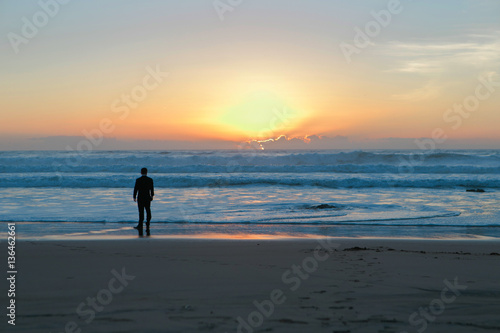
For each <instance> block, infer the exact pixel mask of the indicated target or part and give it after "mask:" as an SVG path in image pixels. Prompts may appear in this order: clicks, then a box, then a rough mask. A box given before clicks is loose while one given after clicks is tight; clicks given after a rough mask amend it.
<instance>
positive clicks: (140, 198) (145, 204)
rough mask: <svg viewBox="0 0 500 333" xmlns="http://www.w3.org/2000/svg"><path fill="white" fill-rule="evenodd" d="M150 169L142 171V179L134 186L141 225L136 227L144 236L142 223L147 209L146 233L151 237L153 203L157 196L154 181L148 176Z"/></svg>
mask: <svg viewBox="0 0 500 333" xmlns="http://www.w3.org/2000/svg"><path fill="white" fill-rule="evenodd" d="M147 175H148V169H146V168H142V169H141V177H139V178H137V179H136V181H135V186H134V201H137V207H138V208H139V224H138V225H137V226H136V227H134V228H135V229H137V230H138V231H139V236H142V228H143V225H142V223H143V222H144V209H146V214H147V215H146V232H147V234H148V235H149V223H150V222H151V201H152V200H153V196H154V195H155V192H154V186H153V179H151V178H149V177H148V176H147Z"/></svg>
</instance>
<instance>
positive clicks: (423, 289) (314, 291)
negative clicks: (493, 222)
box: [2, 238, 500, 333]
mask: <svg viewBox="0 0 500 333" xmlns="http://www.w3.org/2000/svg"><path fill="white" fill-rule="evenodd" d="M17 251H18V252H17V262H18V275H17V284H16V288H17V290H16V305H17V307H16V311H17V318H16V326H15V327H13V326H10V325H7V323H3V324H2V326H3V327H7V328H8V329H9V331H13V332H14V331H15V332H204V331H206V332H305V331H308V332H338V333H340V332H344V333H345V332H398V333H399V332H424V331H425V332H497V331H500V317H499V315H498V314H499V313H500V302H498V300H499V299H500V284H499V280H498V277H499V276H500V265H499V262H500V255H499V253H500V246H499V243H498V241H489V240H477V241H472V240H387V239H317V240H316V239H276V240H261V239H250V240H234V239H233V240H221V239H154V238H142V239H129V240H92V241H59V240H51V241H36V242H34V241H20V242H18V244H17ZM4 320H5V319H4Z"/></svg>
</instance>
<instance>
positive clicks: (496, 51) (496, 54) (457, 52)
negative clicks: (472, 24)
mask: <svg viewBox="0 0 500 333" xmlns="http://www.w3.org/2000/svg"><path fill="white" fill-rule="evenodd" d="M462 38H466V39H467V40H468V41H467V42H463V41H460V42H443V41H432V40H425V41H417V42H404V43H403V42H392V43H390V44H388V45H386V46H385V47H384V48H383V49H380V50H379V51H380V52H383V53H384V54H385V55H387V54H389V55H390V57H393V58H394V60H395V64H396V66H395V68H393V69H391V70H390V71H392V72H402V73H417V74H430V73H440V72H444V71H446V70H448V69H450V68H452V67H453V66H457V65H459V66H473V67H480V68H496V67H498V66H500V31H495V32H493V33H490V34H477V33H475V34H468V35H465V36H464V37H462Z"/></svg>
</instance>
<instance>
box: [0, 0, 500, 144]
mask: <svg viewBox="0 0 500 333" xmlns="http://www.w3.org/2000/svg"><path fill="white" fill-rule="evenodd" d="M474 4H477V5H474ZM264 9H265V10H264ZM400 9H401V10H400V11H399V12H398V13H393V14H392V16H391V22H390V24H388V25H387V26H386V27H383V26H380V32H379V33H378V34H376V35H375V36H373V37H370V38H369V39H370V41H369V44H367V45H366V46H364V47H359V48H357V53H353V54H350V55H349V56H346V54H345V45H350V46H354V47H355V46H356V41H355V38H356V33H357V32H356V31H359V30H356V29H357V28H359V29H361V30H364V29H366V26H367V24H368V23H370V22H372V23H373V22H375V21H374V16H373V14H372V13H373V12H375V13H382V12H383V11H385V13H387V11H388V8H387V2H386V1H374V2H370V5H368V4H363V5H361V4H359V3H355V4H352V3H349V4H346V3H345V2H342V4H341V3H340V2H338V1H332V2H323V3H320V2H317V3H316V2H315V3H311V4H305V3H304V2H300V1H288V2H284V1H281V2H280V1H278V2H276V3H273V4H269V3H267V2H266V3H264V2H259V1H256V2H252V3H250V2H248V3H244V4H242V5H241V6H239V7H238V8H235V10H234V11H232V12H227V13H224V15H223V18H224V20H221V16H220V15H219V14H220V13H217V11H216V10H215V9H214V8H213V7H212V6H211V5H210V4H208V5H207V3H206V2H203V1H194V2H192V3H190V5H189V6H188V5H186V4H181V3H176V4H173V3H169V2H163V3H150V4H148V5H142V3H141V2H136V4H135V5H134V4H133V3H131V5H129V6H114V5H113V3H112V2H111V3H108V4H106V5H102V4H100V3H99V2H97V1H86V2H84V3H83V2H76V3H71V4H68V5H65V6H64V7H61V8H59V12H58V13H57V15H55V16H54V17H53V18H50V22H49V24H47V25H46V26H43V27H40V28H39V29H38V30H39V31H38V33H37V34H36V35H35V36H34V37H32V38H28V39H26V40H27V42H26V43H20V44H17V45H14V44H13V40H12V38H13V37H12V36H14V35H13V34H15V35H16V36H21V37H23V31H24V30H23V29H25V27H24V28H23V21H22V20H21V18H22V17H28V18H31V17H32V16H33V15H34V14H35V13H37V12H38V11H41V10H42V9H41V8H40V7H39V5H38V4H37V2H35V1H33V2H7V3H2V4H1V5H0V12H2V13H3V14H2V15H3V16H2V20H3V21H5V24H3V26H2V28H1V29H2V33H3V34H4V35H5V36H8V38H4V39H3V41H2V42H1V43H2V49H3V50H5V51H4V52H2V54H1V55H0V61H1V63H2V64H3V65H4V67H3V69H2V76H1V78H0V89H1V91H2V93H1V95H2V96H1V100H0V112H1V116H2V122H1V123H0V131H1V133H2V135H3V136H4V137H8V136H24V137H40V136H42V137H43V136H81V135H83V134H82V133H89V132H92V131H95V130H101V131H102V128H101V127H100V126H101V125H100V124H101V123H102V122H103V119H104V122H105V123H108V125H109V126H110V127H112V130H110V129H109V128H108V130H106V131H102V132H105V133H104V134H105V136H106V137H110V138H118V139H135V140H212V139H222V140H228V141H241V140H249V139H266V138H275V137H278V136H279V135H282V134H285V135H288V136H289V137H293V136H299V137H303V136H306V135H313V134H318V135H327V136H332V137H333V136H337V135H342V136H348V137H363V138H388V137H392V138H418V137H429V136H430V135H431V133H432V131H433V130H434V129H435V128H442V129H443V130H444V131H445V132H446V134H447V135H448V136H449V137H451V138H457V139H492V140H498V141H499V142H500V131H498V123H499V122H500V112H499V106H500V93H499V92H500V75H499V70H498V68H500V66H499V65H500V23H499V21H498V15H499V14H500V5H499V3H498V2H495V1H484V2H481V4H479V3H477V2H471V1H464V2H460V4H458V3H456V2H453V5H452V2H449V1H444V2H443V3H440V4H435V3H434V2H432V1H422V2H421V3H420V2H419V3H404V5H403V6H402V7H401V8H400ZM463 11H467V16H466V18H467V19H466V20H465V19H464V14H463ZM117 12H118V13H119V15H117V14H116V13H117ZM90 18H92V20H90ZM9 34H10V35H9ZM9 36H10V37H9ZM358 37H359V36H358ZM342 45H344V48H343V46H342ZM166 73H168V75H167V74H166ZM481 80H482V81H481ZM484 82H489V83H486V84H485V83H484ZM478 91H479V93H480V95H481V96H482V97H481V98H479V97H478V96H477V93H478ZM486 95H487V96H486ZM475 101H478V102H479V103H478V104H477V105H473V106H471V107H469V109H471V110H472V111H467V110H465V111H463V110H462V111H457V110H458V109H457V108H455V109H453V108H454V107H455V106H456V105H458V106H459V107H460V105H462V104H464V103H473V102H475ZM449 109H451V110H452V111H448V110H449Z"/></svg>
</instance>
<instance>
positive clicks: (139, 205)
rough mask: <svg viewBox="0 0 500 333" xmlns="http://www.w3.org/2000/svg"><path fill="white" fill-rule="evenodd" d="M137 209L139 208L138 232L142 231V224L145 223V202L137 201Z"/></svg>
mask: <svg viewBox="0 0 500 333" xmlns="http://www.w3.org/2000/svg"><path fill="white" fill-rule="evenodd" d="M137 208H139V224H138V225H137V230H139V232H141V231H142V226H143V225H142V223H143V222H144V202H141V201H139V200H137Z"/></svg>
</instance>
